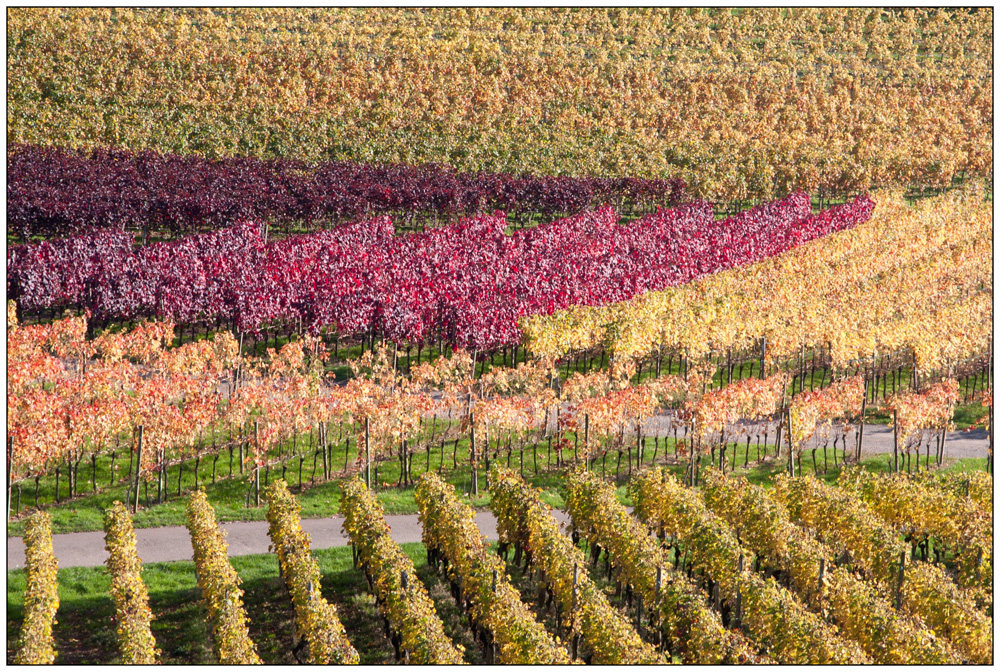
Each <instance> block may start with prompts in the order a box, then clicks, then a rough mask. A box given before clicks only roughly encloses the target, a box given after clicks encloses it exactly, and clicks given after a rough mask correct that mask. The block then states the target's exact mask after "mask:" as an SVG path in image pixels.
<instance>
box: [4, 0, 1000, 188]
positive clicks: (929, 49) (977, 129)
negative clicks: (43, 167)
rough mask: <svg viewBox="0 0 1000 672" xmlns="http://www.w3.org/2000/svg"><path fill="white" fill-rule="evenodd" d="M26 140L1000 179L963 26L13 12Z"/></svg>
mask: <svg viewBox="0 0 1000 672" xmlns="http://www.w3.org/2000/svg"><path fill="white" fill-rule="evenodd" d="M8 37H9V40H10V45H11V48H10V50H9V51H10V53H9V72H10V77H9V84H10V90H9V92H8V94H9V115H8V118H9V123H8V135H9V138H8V139H9V141H11V142H29V143H38V144H50V143H52V144H60V145H70V146H87V145H98V144H100V145H106V144H111V145H123V146H127V147H130V148H133V149H145V148H151V149H157V150H161V151H175V152H181V153H187V152H200V153H205V154H207V155H210V156H218V155H226V154H238V155H253V156H266V157H276V156H285V157H293V158H303V159H307V160H315V159H352V160H362V161H394V162H404V163H424V162H444V163H450V164H452V165H454V166H455V167H457V168H459V169H462V170H502V171H513V172H533V173H544V174H575V175H610V174H615V175H622V174H631V175H640V176H653V175H665V174H672V175H676V176H679V177H682V178H684V179H685V180H686V181H688V183H689V184H690V185H691V186H692V188H693V190H694V192H695V193H696V194H697V195H700V196H708V197H712V198H718V199H725V200H729V199H741V200H745V199H771V198H774V197H775V196H776V195H782V194H786V193H789V192H791V191H794V190H797V189H806V190H808V191H810V192H822V191H826V192H827V193H829V192H830V191H831V190H832V191H836V192H839V193H845V192H848V191H857V190H862V189H867V188H869V187H871V186H873V185H876V186H877V185H888V184H897V185H903V184H908V183H916V184H922V185H935V186H943V185H947V184H948V183H950V182H951V180H952V178H953V177H954V176H956V175H961V174H963V173H966V172H967V173H968V174H979V175H986V174H988V173H989V171H990V170H991V167H992V82H993V79H992V66H993V63H992V24H991V17H990V13H989V12H984V11H982V10H980V11H975V10H963V9H954V8H949V9H928V10H906V11H893V10H883V9H878V8H870V9H840V8H827V9H810V8H796V9H785V10H778V9H766V8H758V9H744V10H721V11H720V10H709V11H702V10H693V11H688V10H679V9H574V10H567V9H556V8H537V9H520V8H495V9H486V8H482V9H467V10H456V9H436V10H432V9H404V10H400V9H346V8H345V9H315V8H313V9H294V8H280V9H215V10H208V9H184V10H172V9H141V10H133V9H121V8H117V9H55V8H53V9H20V8H19V9H13V10H11V12H9V14H8Z"/></svg>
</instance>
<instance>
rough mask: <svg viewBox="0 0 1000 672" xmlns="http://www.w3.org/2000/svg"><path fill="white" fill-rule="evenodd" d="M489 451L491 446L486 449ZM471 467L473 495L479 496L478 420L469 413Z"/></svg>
mask: <svg viewBox="0 0 1000 672" xmlns="http://www.w3.org/2000/svg"><path fill="white" fill-rule="evenodd" d="M486 449H487V450H489V446H487V448H486ZM469 465H470V466H471V468H472V494H473V496H475V495H478V494H479V476H478V474H477V473H476V418H475V415H474V414H473V413H472V412H471V411H470V412H469Z"/></svg>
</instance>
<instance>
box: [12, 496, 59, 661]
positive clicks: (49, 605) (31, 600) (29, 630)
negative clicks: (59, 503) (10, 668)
mask: <svg viewBox="0 0 1000 672" xmlns="http://www.w3.org/2000/svg"><path fill="white" fill-rule="evenodd" d="M24 569H25V574H26V575H27V579H28V587H27V590H26V591H25V593H24V623H23V624H22V625H21V637H20V639H19V640H18V643H17V654H16V655H15V656H14V664H16V665H46V664H47V665H51V664H52V663H53V662H55V659H56V650H55V642H54V641H53V639H52V626H53V625H55V622H56V611H58V610H59V585H58V582H57V574H58V570H59V565H58V563H57V562H56V556H55V555H54V554H53V553H52V522H51V520H50V519H49V514H47V513H45V512H44V511H39V512H38V513H36V514H35V515H33V516H32V517H31V518H28V520H27V522H26V523H25V524H24Z"/></svg>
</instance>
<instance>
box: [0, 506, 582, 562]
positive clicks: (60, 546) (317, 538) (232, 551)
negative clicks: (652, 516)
mask: <svg viewBox="0 0 1000 672" xmlns="http://www.w3.org/2000/svg"><path fill="white" fill-rule="evenodd" d="M552 513H553V514H554V515H555V517H556V519H557V520H558V521H559V522H560V523H565V522H567V521H568V520H569V516H567V515H566V514H565V513H564V512H562V511H559V510H553V512H552ZM385 518H386V522H388V523H389V527H390V528H391V529H392V538H393V539H394V540H395V541H396V542H397V543H408V542H419V541H421V538H420V537H421V527H420V520H419V519H418V518H417V515H416V514H403V515H387V516H386V517H385ZM342 523H343V518H341V517H340V516H332V517H330V518H306V519H303V521H302V529H304V530H305V531H306V532H308V533H309V536H310V537H311V538H312V547H313V548H314V549H318V548H332V547H334V546H347V543H348V538H347V535H345V534H344V533H343V532H342V528H341V525H342ZM476 525H477V526H478V527H479V530H480V532H482V533H483V535H484V536H485V537H486V538H487V539H488V540H489V541H496V540H497V524H496V519H495V518H494V517H493V514H492V513H490V512H489V511H479V512H477V513H476ZM222 529H223V530H224V531H225V533H226V541H227V543H228V544H229V555H230V556H236V555H252V554H257V553H269V552H270V548H269V546H270V543H271V541H270V539H269V538H268V536H267V522H265V521H249V522H246V521H241V522H232V523H222ZM135 536H136V546H137V547H138V550H139V558H140V559H141V560H142V561H143V562H144V563H149V562H171V561H175V560H191V559H193V555H192V552H191V537H190V535H189V534H188V531H187V528H186V527H181V526H172V527H150V528H141V529H137V530H136V531H135ZM52 550H53V551H54V552H55V555H56V559H57V560H58V561H59V568H60V569H62V568H65V567H97V566H99V565H103V564H104V563H105V562H106V561H107V557H108V553H107V551H106V550H105V548H104V533H103V532H70V533H68V534H56V535H54V536H53V537H52ZM23 567H24V542H23V540H22V539H21V537H8V538H7V569H22V568H23Z"/></svg>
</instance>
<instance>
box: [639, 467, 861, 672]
mask: <svg viewBox="0 0 1000 672" xmlns="http://www.w3.org/2000/svg"><path fill="white" fill-rule="evenodd" d="M629 492H630V493H631V495H632V501H633V502H634V503H635V514H636V516H637V517H638V518H639V519H640V520H642V521H643V522H645V523H646V524H647V525H649V526H650V527H653V528H656V529H659V530H662V531H664V532H666V533H667V534H670V535H673V536H674V537H676V538H677V540H678V541H679V542H680V543H681V544H683V546H684V548H685V549H686V550H687V551H688V552H689V553H691V559H692V561H693V562H694V563H696V565H697V566H698V567H699V568H700V569H701V570H702V571H703V572H704V573H705V575H706V576H707V577H709V578H710V579H711V580H712V581H714V582H716V583H717V584H718V585H719V588H720V591H721V595H722V597H723V598H724V599H725V600H726V601H727V602H728V603H729V604H730V605H736V604H737V602H738V601H739V602H740V604H741V608H742V619H741V620H742V625H743V627H744V628H745V629H746V630H747V632H748V633H749V634H750V636H751V637H752V638H753V640H754V641H755V642H757V643H758V644H759V645H760V646H761V647H762V648H763V649H764V650H765V651H766V652H767V653H768V655H770V656H772V657H773V658H774V659H775V660H777V661H778V662H780V663H784V664H799V665H817V664H826V665H831V664H834V665H836V664H865V663H870V662H871V659H870V658H869V657H868V655H867V654H866V653H865V651H864V650H863V649H862V648H861V646H859V644H858V643H857V642H855V641H853V640H851V639H846V638H845V637H843V636H842V635H841V633H840V631H839V630H838V628H837V627H836V626H833V625H830V624H828V623H826V622H824V621H823V619H821V618H820V617H819V616H817V615H816V614H815V613H813V612H811V611H809V609H808V608H807V607H806V606H805V605H804V604H803V603H802V602H801V601H800V600H799V599H797V598H796V597H795V595H793V594H792V593H791V592H790V591H789V590H788V589H786V588H784V587H783V586H782V585H781V584H779V583H777V582H776V581H775V580H774V579H772V578H768V579H764V578H763V577H761V576H760V575H759V574H756V573H755V572H754V571H753V568H752V567H751V565H750V558H751V554H750V553H749V552H748V551H747V550H745V549H744V548H743V546H742V545H741V543H740V541H739V540H737V537H736V534H735V533H734V531H733V530H732V529H731V528H730V527H729V525H728V524H726V522H725V521H723V520H722V519H721V518H720V517H719V516H716V515H715V514H713V513H712V512H711V511H709V510H708V508H707V507H706V506H705V502H704V500H703V499H702V497H701V494H700V493H698V492H697V491H695V490H693V489H691V488H686V487H684V486H683V485H681V483H680V482H679V481H678V480H677V479H676V478H674V477H673V476H672V475H669V474H665V473H664V472H663V471H662V470H660V469H653V470H649V471H647V472H645V473H644V474H642V475H640V476H639V477H638V478H636V479H633V481H632V482H631V483H630V484H629ZM740 558H742V559H743V560H742V567H741V560H740Z"/></svg>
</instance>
